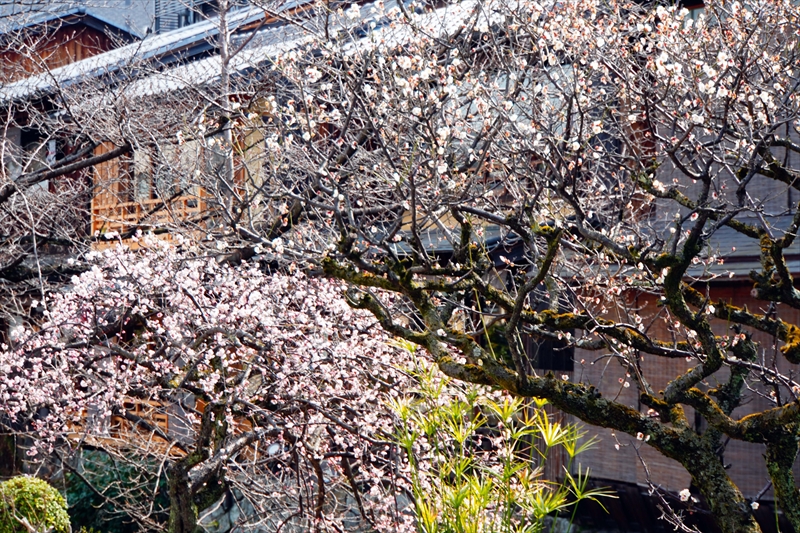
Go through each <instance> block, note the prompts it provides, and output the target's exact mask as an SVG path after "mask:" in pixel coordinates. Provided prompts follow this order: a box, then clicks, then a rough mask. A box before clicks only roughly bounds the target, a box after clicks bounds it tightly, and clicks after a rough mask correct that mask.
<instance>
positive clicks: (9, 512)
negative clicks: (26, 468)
mask: <svg viewBox="0 0 800 533" xmlns="http://www.w3.org/2000/svg"><path fill="white" fill-rule="evenodd" d="M25 522H27V523H28V524H30V526H32V527H33V528H34V529H35V530H36V531H37V532H41V533H45V532H50V531H53V532H55V533H69V530H70V527H69V515H67V502H66V501H65V500H64V497H63V496H61V494H59V492H58V491H57V490H56V489H54V488H53V487H51V486H50V485H49V484H48V483H47V482H46V481H43V480H41V479H37V478H35V477H29V476H20V477H15V478H13V479H9V480H8V481H6V482H4V483H0V533H29V532H30V529H29V528H27V527H25V525H24V523H25Z"/></svg>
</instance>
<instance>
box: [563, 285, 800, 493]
mask: <svg viewBox="0 0 800 533" xmlns="http://www.w3.org/2000/svg"><path fill="white" fill-rule="evenodd" d="M751 288H752V286H751V285H750V284H748V283H740V282H739V283H737V282H726V283H717V284H714V285H712V286H711V288H710V295H711V299H712V300H717V299H719V300H725V301H729V302H731V303H732V304H733V305H736V306H739V307H741V306H743V305H746V306H747V308H748V309H751V310H753V311H754V312H760V311H758V310H759V309H762V308H763V307H764V302H762V301H758V300H755V299H754V298H753V297H752V296H751V295H750V290H751ZM656 299H657V297H656V296H644V297H640V298H639V301H638V304H639V305H641V306H642V307H643V309H642V311H641V312H640V313H639V314H640V315H641V316H642V317H646V316H648V315H653V314H655V313H657V312H658V311H659V308H658V307H657V305H656V304H657V302H656ZM777 312H778V316H779V317H780V318H782V319H783V320H786V321H787V322H789V323H791V324H800V310H797V309H791V308H789V307H788V306H784V305H779V306H778V308H777ZM609 318H616V317H609ZM645 323H648V320H647V318H645ZM713 326H714V331H715V333H717V334H718V335H730V334H731V333H732V332H731V331H730V330H729V329H728V327H729V325H728V324H726V323H725V322H724V321H721V320H715V321H714V322H713ZM652 328H653V329H652V330H651V331H652V332H654V334H655V335H656V336H657V337H658V338H662V339H669V338H671V337H670V336H669V335H668V334H667V331H666V327H665V324H664V323H663V322H662V321H660V320H657V321H656V322H655V323H654V324H653V326H652ZM753 338H754V339H755V340H756V341H757V342H760V343H761V346H762V347H763V348H765V349H767V351H768V353H771V347H772V344H773V342H772V339H771V338H770V337H769V336H768V335H766V334H763V333H760V332H755V333H754V334H753ZM778 344H779V345H781V344H782V343H778ZM597 356H598V354H596V353H593V352H586V351H582V350H576V353H575V359H576V361H577V362H576V367H575V379H576V380H580V379H581V378H580V376H581V373H583V381H584V382H587V383H593V384H595V385H598V383H602V386H601V387H600V388H601V389H602V390H603V391H604V395H605V396H607V397H611V398H613V397H614V395H615V394H616V391H617V390H620V395H619V398H618V400H619V401H621V402H622V403H624V404H626V405H629V406H631V407H633V408H639V409H641V410H642V412H644V411H646V410H647V408H646V407H644V406H641V405H640V404H639V402H638V395H637V392H636V386H635V383H634V381H633V379H631V378H627V377H626V376H625V371H624V370H623V369H622V368H621V367H620V365H619V364H618V363H615V362H613V361H610V362H609V360H608V359H605V360H601V361H600V362H598V363H596V364H595V365H591V364H590V363H591V362H592V361H593V360H595V358H597ZM581 359H585V361H586V363H585V365H584V366H583V367H581V365H580V360H581ZM607 363H608V365H607ZM693 364H694V363H690V362H687V361H686V360H684V359H665V358H662V357H656V356H651V355H644V359H643V360H642V361H641V367H642V373H643V374H644V376H645V377H646V378H647V379H648V380H649V382H650V384H651V386H652V387H653V389H654V390H656V391H658V390H664V388H665V387H666V385H667V383H668V382H669V381H670V380H672V379H674V378H675V377H676V376H678V375H680V374H682V373H684V372H686V371H687V370H688V368H689V367H690V366H692V365H693ZM777 366H778V370H779V371H780V372H783V373H784V374H788V373H789V372H793V373H794V375H798V371H800V366H798V365H792V364H790V363H788V362H787V361H786V360H785V359H784V358H783V357H778V361H777ZM601 375H602V381H601ZM726 378H727V373H724V372H723V373H721V375H720V376H719V379H726ZM619 379H623V380H625V379H627V380H628V381H629V382H630V384H631V386H630V387H629V388H622V387H621V386H620V385H619V383H618V380H619ZM715 383H716V381H713V380H712V381H710V384H711V385H712V386H714V385H715ZM616 387H619V389H617V388H616ZM744 395H745V398H746V399H745V402H744V405H742V406H741V407H739V408H738V409H736V410H735V411H734V413H733V415H734V417H735V418H741V417H743V416H745V415H747V414H750V413H754V412H757V411H761V410H764V409H768V408H770V407H771V406H772V404H770V403H769V402H768V401H767V400H766V399H764V398H762V397H760V396H757V395H755V394H753V393H749V392H747V391H745V392H744ZM686 415H687V417H688V419H689V421H690V422H693V421H694V411H693V410H692V409H690V408H686ZM587 429H588V430H589V432H590V433H592V434H598V435H599V436H600V438H601V439H602V440H601V442H600V443H599V444H598V445H597V446H595V447H594V448H592V449H591V450H589V451H587V452H586V453H585V454H584V455H583V456H582V457H583V459H582V461H581V463H582V464H583V465H584V467H585V466H590V467H591V468H592V474H593V475H594V476H598V477H601V478H605V479H613V480H617V481H620V482H627V483H634V484H636V483H638V484H644V483H646V477H645V473H644V470H643V468H642V466H641V464H640V462H639V460H638V458H637V457H636V453H635V452H634V451H633V450H632V449H631V447H630V446H625V447H623V448H622V449H621V450H619V451H618V450H616V449H615V448H614V444H615V440H614V438H613V436H612V434H613V432H612V431H611V430H608V429H603V428H595V427H587ZM616 435H617V438H618V439H619V441H620V442H621V443H622V444H624V445H626V444H627V445H630V444H631V443H633V444H635V445H637V446H641V448H640V453H641V454H642V457H643V458H644V460H645V461H646V462H647V465H648V467H649V469H650V472H651V476H652V479H653V481H654V482H656V483H658V484H660V485H661V486H662V487H664V488H665V489H668V490H671V491H674V492H678V491H680V490H681V489H684V488H688V487H689V485H690V483H691V480H690V478H689V474H688V473H686V471H685V470H684V469H683V467H682V466H681V465H680V464H678V463H677V462H676V461H673V460H671V459H667V458H665V457H664V456H662V455H660V454H659V453H658V452H656V451H655V450H653V449H652V448H650V446H648V445H646V444H644V443H642V442H641V441H637V440H636V439H635V437H631V436H629V435H627V434H623V433H617V434H616ZM763 453H764V447H763V446H762V445H756V444H749V443H745V442H740V441H734V440H731V441H730V442H729V443H728V445H727V448H726V451H725V463H726V464H728V463H730V465H731V467H730V469H729V470H728V474H729V475H730V476H731V479H733V481H734V482H735V483H736V484H737V485H738V486H739V488H740V489H741V490H742V492H743V493H744V495H745V496H746V497H753V496H755V495H756V494H758V492H759V491H761V489H763V488H764V486H765V485H766V483H767V481H768V480H769V478H768V475H767V471H766V465H765V463H764V459H763ZM794 470H795V472H796V473H797V474H800V465H798V464H796V465H795V469H794ZM772 497H773V492H772V490H769V491H767V493H766V494H765V495H764V498H765V499H771V498H772Z"/></svg>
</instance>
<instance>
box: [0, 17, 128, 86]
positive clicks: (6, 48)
mask: <svg viewBox="0 0 800 533" xmlns="http://www.w3.org/2000/svg"><path fill="white" fill-rule="evenodd" d="M54 24H56V25H57V26H51V27H44V28H43V27H37V28H35V29H34V30H32V31H31V32H30V33H29V34H28V35H25V36H22V35H20V36H19V38H13V37H12V36H8V35H7V36H5V39H4V42H3V43H2V44H0V80H1V81H2V82H3V83H10V82H13V81H16V80H18V79H20V78H24V77H26V76H29V75H31V74H38V73H41V72H46V71H47V70H49V69H55V68H58V67H62V66H64V65H68V64H69V63H73V62H75V61H80V60H81V59H86V58H87V57H92V56H94V55H97V54H100V53H102V52H107V51H109V50H111V49H113V48H115V47H116V44H115V42H114V40H113V39H112V38H111V37H109V36H108V35H106V34H105V33H103V32H102V31H100V30H97V29H95V28H91V27H89V26H86V25H85V24H82V23H81V22H80V21H78V22H63V21H62V22H56V23H54Z"/></svg>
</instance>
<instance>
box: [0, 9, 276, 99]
mask: <svg viewBox="0 0 800 533" xmlns="http://www.w3.org/2000/svg"><path fill="white" fill-rule="evenodd" d="M264 16H265V15H264V12H263V11H262V10H260V9H257V8H255V7H245V8H243V9H241V10H238V11H236V12H234V13H231V14H229V16H228V23H229V25H230V26H231V27H232V28H236V27H237V26H242V25H246V24H249V23H251V22H254V21H257V20H259V19H261V18H263V17H264ZM218 34H219V25H218V21H217V20H216V19H211V20H207V21H203V22H198V23H197V24H192V25H190V26H186V27H184V28H180V29H177V30H174V31H170V32H167V33H163V34H160V35H152V36H149V37H147V38H145V39H144V40H143V41H141V42H137V43H132V44H129V45H126V46H122V47H120V48H116V49H114V50H111V51H109V52H105V53H103V54H98V55H96V56H93V57H91V58H88V59H84V60H82V61H76V62H75V63H71V64H69V65H66V66H63V67H60V68H57V69H54V70H53V71H51V72H46V73H43V74H38V75H35V76H31V77H29V78H25V79H23V80H19V81H17V82H14V83H11V84H8V85H5V86H0V102H8V101H12V100H24V99H30V98H35V97H37V96H40V95H43V94H46V93H48V92H49V91H52V90H53V88H54V87H56V86H61V87H65V86H68V85H70V84H73V83H77V82H80V81H83V80H86V79H88V78H93V77H101V76H105V75H108V74H113V73H116V72H119V71H120V70H121V69H123V68H124V67H125V66H127V65H134V64H136V63H138V62H142V61H144V62H148V61H150V62H153V61H157V62H159V63H161V64H163V63H170V62H175V61H178V60H184V59H186V58H187V57H190V56H192V55H196V54H199V53H202V52H205V51H207V50H209V49H212V48H213V47H214V45H213V42H212V41H213V39H214V38H215V37H216V36H217V35H218Z"/></svg>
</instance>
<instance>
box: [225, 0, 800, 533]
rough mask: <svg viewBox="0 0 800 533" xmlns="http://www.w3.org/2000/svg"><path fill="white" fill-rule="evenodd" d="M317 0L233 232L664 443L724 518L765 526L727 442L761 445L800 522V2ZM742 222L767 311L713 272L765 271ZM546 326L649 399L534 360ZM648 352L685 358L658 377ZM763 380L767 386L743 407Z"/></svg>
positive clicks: (428, 339)
mask: <svg viewBox="0 0 800 533" xmlns="http://www.w3.org/2000/svg"><path fill="white" fill-rule="evenodd" d="M314 9H315V10H316V11H314ZM314 9H312V11H313V13H309V16H308V17H307V18H304V19H303V20H302V21H297V22H296V26H295V28H296V31H297V32H298V34H299V35H301V36H302V38H298V39H297V45H296V46H295V47H293V48H292V49H291V50H289V51H278V52H275V56H274V59H273V61H272V62H271V70H270V71H269V74H267V75H265V80H268V81H267V83H269V84H270V87H271V90H270V93H269V96H267V97H266V100H267V102H268V105H266V106H265V107H266V109H267V111H265V112H262V113H260V114H259V119H258V120H256V121H254V122H250V123H246V121H243V122H242V123H241V124H240V129H241V131H242V132H245V131H258V132H259V135H260V137H259V138H263V139H264V142H265V144H266V145H267V147H268V149H267V151H266V152H265V153H264V155H263V158H262V167H261V171H260V172H259V173H257V174H254V175H252V177H251V178H252V182H250V184H249V186H244V187H243V188H242V193H241V195H239V196H238V197H237V198H236V200H238V202H236V201H234V202H233V203H232V204H231V205H233V206H234V208H232V209H230V208H229V209H228V210H220V211H219V212H218V213H219V216H220V218H219V219H218V220H220V221H221V223H222V225H221V227H223V228H226V229H227V231H229V233H228V236H227V237H226V236H224V235H223V232H222V231H221V232H220V237H222V238H226V239H229V240H230V241H236V239H239V241H238V242H239V243H241V241H242V239H243V240H244V241H249V244H248V243H247V242H245V243H244V244H243V245H242V244H237V246H240V253H245V255H247V254H251V255H252V254H254V253H256V254H257V253H263V254H275V255H276V256H284V257H291V258H302V259H303V260H305V261H308V262H309V263H311V264H314V265H318V266H320V267H322V268H323V269H324V271H325V273H326V274H327V275H328V276H330V277H331V278H335V279H340V280H345V281H347V282H348V283H349V284H350V286H351V287H353V289H352V290H351V291H350V292H349V293H348V294H349V301H350V303H351V305H353V306H354V307H355V308H360V309H368V310H370V311H371V312H372V313H373V314H374V315H375V316H376V317H377V319H378V320H379V321H380V323H381V325H382V327H383V328H384V330H385V331H387V332H390V333H391V334H392V335H396V336H399V337H402V338H404V339H406V340H408V341H410V342H412V343H416V344H418V345H420V346H423V347H424V348H425V349H426V350H427V352H428V353H429V354H430V356H431V358H432V359H433V360H434V361H435V362H436V364H437V365H438V367H439V368H440V369H441V370H442V371H443V372H444V373H445V374H447V375H448V376H451V377H454V378H457V379H460V380H464V381H468V382H472V383H479V384H486V385H491V386H495V387H500V388H503V389H505V390H508V391H510V392H512V393H514V394H517V395H520V396H525V397H542V398H547V399H548V400H550V401H551V402H552V403H553V404H554V405H556V406H557V407H559V408H561V409H562V410H564V411H566V412H567V413H570V414H573V415H575V416H577V417H579V418H581V419H582V420H584V421H587V422H590V423H592V424H594V425H598V426H604V427H610V428H613V429H615V430H617V431H620V432H624V433H627V434H629V435H632V436H637V435H638V436H640V437H641V436H646V439H647V440H646V442H647V445H648V446H650V447H652V448H655V449H656V450H658V451H659V452H661V453H662V454H664V455H665V456H667V457H670V458H672V459H675V460H677V461H678V462H680V463H681V464H682V465H683V467H684V468H685V469H686V470H687V471H688V473H689V474H690V475H691V478H692V482H693V485H694V487H695V488H696V490H697V491H699V492H700V493H701V494H702V495H703V496H704V498H705V500H706V501H707V502H708V505H709V507H710V509H711V511H712V513H713V514H714V516H715V517H716V520H717V522H718V524H719V526H720V528H721V529H722V530H723V531H726V532H743V531H748V532H755V531H758V530H759V526H758V524H757V523H756V521H755V519H754V516H753V509H754V508H755V506H751V505H749V503H748V501H747V500H746V499H745V497H744V495H743V494H742V492H741V491H740V489H739V488H738V487H737V486H736V485H735V484H734V483H733V481H732V480H731V478H730V477H729V475H728V473H727V472H726V470H725V465H724V463H723V461H721V460H720V457H719V450H720V449H722V448H724V445H723V443H724V442H725V441H726V440H727V439H733V440H741V441H744V442H749V443H757V444H760V445H764V446H765V448H766V455H765V458H766V464H767V469H768V471H769V473H770V477H769V479H770V481H771V483H772V485H773V486H774V489H775V494H776V496H777V501H778V504H779V506H780V508H781V509H782V510H783V511H784V512H785V514H786V516H787V517H788V518H789V519H790V521H791V522H792V524H793V525H794V527H795V529H800V498H798V491H797V487H796V485H795V480H794V478H793V476H792V474H791V466H792V464H793V463H794V459H795V457H796V455H797V445H798V444H797V442H798V441H797V438H796V433H797V427H798V426H797V421H798V405H800V404H798V401H797V391H798V390H800V385H798V383H797V382H796V381H795V378H794V377H793V374H792V373H791V372H790V371H789V370H787V368H789V367H788V366H787V364H786V363H792V364H794V363H797V362H798V361H799V360H800V359H799V358H798V355H797V353H798V334H797V332H798V325H797V324H796V323H795V322H796V321H795V320H794V319H793V318H792V317H794V316H796V315H793V314H792V311H791V310H792V309H797V308H798V307H800V303H799V302H800V300H799V299H798V296H797V291H796V289H795V288H794V277H793V276H794V273H793V271H792V269H791V267H790V263H788V259H789V258H791V256H792V254H794V253H795V252H793V251H792V250H794V249H795V248H794V246H795V245H796V242H795V234H796V231H797V228H798V225H800V210H798V208H797V205H796V195H797V193H796V192H795V191H796V190H797V184H798V181H797V179H798V175H799V174H798V167H797V162H798V154H800V147H799V146H798V137H800V135H798V128H800V125H799V124H798V118H800V116H799V113H798V112H799V111H800V110H799V109H798V99H797V97H796V96H797V90H798V84H800V71H798V69H797V66H796V65H797V59H798V55H797V54H798V50H800V48H798V47H799V46H800V43H798V31H797V30H798V23H800V11H798V7H797V5H796V4H795V3H794V2H789V1H778V0H776V1H770V2H751V1H727V0H721V1H712V2H708V3H706V8H705V12H704V13H703V14H702V15H701V16H699V17H692V16H689V12H688V11H687V10H685V9H680V8H678V7H676V6H675V5H663V4H661V3H660V2H652V3H642V2H626V1H612V2H598V1H595V0H581V1H576V2H550V1H544V2H538V1H527V0H524V1H520V2H500V1H491V0H487V1H474V2H473V1H462V2H443V3H436V4H435V5H431V4H426V3H419V2H412V3H410V4H408V3H397V4H395V3H390V2H375V3H372V4H368V5H365V6H359V5H356V4H353V5H352V6H350V7H349V8H347V9H339V10H333V11H331V10H328V8H327V6H323V5H319V6H315V8H314ZM288 23H289V24H291V23H292V21H288ZM255 101H257V100H254V102H255ZM262 101H263V100H262ZM732 235H735V237H732ZM731 239H735V240H737V241H739V242H741V243H747V242H752V243H753V244H752V245H750V246H751V248H753V249H754V250H755V252H754V254H755V256H756V259H755V263H754V265H753V267H754V268H753V271H752V272H751V273H750V274H749V282H750V285H751V287H752V297H753V298H755V299H756V300H757V301H761V302H763V304H761V305H763V306H764V307H763V309H762V310H760V311H753V310H752V309H748V308H747V306H742V305H741V302H739V303H738V304H737V302H734V301H733V300H731V299H728V298H720V297H718V296H715V292H714V290H712V288H713V284H714V283H715V282H718V281H720V280H722V279H727V277H726V276H728V275H730V276H731V277H733V276H737V275H742V274H743V275H744V276H745V283H747V275H748V274H747V272H746V271H745V272H741V271H740V272H738V273H737V271H735V269H733V270H730V271H729V270H728V269H727V267H725V266H724V264H723V263H724V261H725V258H726V255H727V254H729V253H730V250H731V248H730V245H729V244H728V247H727V248H724V247H721V245H720V242H727V243H730V242H731V241H730V240H731ZM740 246H744V244H742V245H740ZM734 248H735V247H734ZM738 279H741V278H738ZM375 290H380V291H388V292H391V293H393V294H395V295H396V297H397V298H398V301H397V302H396V305H395V306H394V307H392V308H389V307H388V306H386V305H385V304H384V303H383V302H382V300H381V297H379V296H377V295H376V294H375V293H374V292H373V291H375ZM639 298H643V299H644V298H646V299H648V300H649V301H650V302H653V301H656V302H658V306H653V305H651V306H649V307H643V306H642V305H639V304H637V303H636V302H638V301H639ZM756 305H758V304H756ZM398 310H399V311H398ZM727 328H733V331H732V332H731V331H729V330H728V329H727ZM530 337H533V338H534V339H538V340H539V341H540V342H543V341H547V340H553V341H555V340H562V341H563V340H565V339H566V340H567V341H568V343H569V344H570V345H571V346H572V347H573V348H575V349H577V350H584V351H585V352H582V353H587V352H588V354H591V352H594V353H596V354H597V357H602V358H610V359H611V360H613V361H616V362H617V363H619V365H621V368H622V369H623V371H624V373H625V374H627V378H628V379H627V380H626V379H625V378H621V380H623V381H625V384H627V385H628V386H630V385H631V384H633V386H634V388H635V389H636V391H637V396H638V397H637V398H635V399H634V401H633V403H630V402H628V401H624V400H622V399H620V394H621V392H620V389H618V387H617V384H616V383H613V384H612V385H611V387H610V388H609V385H608V384H607V382H606V383H605V384H603V383H602V381H601V380H600V379H598V380H597V381H596V382H593V381H592V379H591V378H590V377H589V376H586V377H585V379H584V380H583V382H572V381H565V380H564V379H562V376H560V375H553V374H552V373H546V372H541V371H537V370H536V368H535V361H534V360H533V358H532V356H531V353H530V352H529V351H528V350H526V349H525V346H524V342H525V340H524V339H526V338H530ZM487 339H490V340H491V339H495V340H494V341H492V342H487ZM497 342H500V343H501V344H502V349H500V348H501V346H500V345H499V344H497ZM587 357H591V355H587ZM645 358H646V359H647V360H648V361H653V360H659V359H661V358H663V359H665V360H670V361H673V362H680V361H687V362H688V363H689V365H688V367H687V368H686V369H685V371H684V370H683V369H677V367H676V370H675V376H674V379H670V380H669V381H668V382H667V383H665V384H664V385H663V387H662V386H661V385H658V386H656V385H654V384H653V383H654V382H655V381H654V380H656V379H657V378H656V377H655V376H648V374H647V370H646V369H647V366H646V365H645V364H644V363H643V361H644V360H645ZM770 361H772V362H770ZM659 379H660V378H659ZM621 383H622V381H621ZM659 389H660V390H659ZM748 394H752V395H753V396H754V397H761V398H763V399H764V400H765V401H766V402H767V403H766V407H764V408H763V409H761V408H759V409H758V410H757V411H756V412H754V413H750V414H749V416H744V415H745V414H747V410H746V409H745V408H743V402H745V398H746V396H747V395H748ZM687 410H691V411H693V412H694V413H696V416H697V417H699V418H698V420H701V422H702V423H697V424H694V423H690V422H689V419H688V418H687V412H688V411H687Z"/></svg>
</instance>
